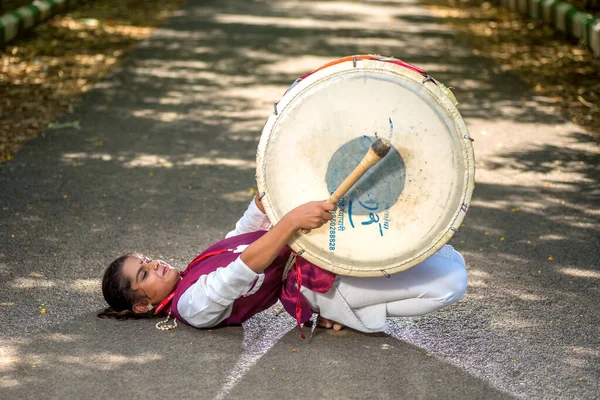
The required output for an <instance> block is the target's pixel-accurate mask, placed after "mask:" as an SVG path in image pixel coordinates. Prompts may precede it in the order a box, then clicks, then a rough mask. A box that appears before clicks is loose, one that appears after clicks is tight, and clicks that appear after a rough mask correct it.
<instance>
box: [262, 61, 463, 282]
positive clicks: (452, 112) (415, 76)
mask: <svg viewBox="0 0 600 400" xmlns="http://www.w3.org/2000/svg"><path fill="white" fill-rule="evenodd" d="M358 57H360V56H356V58H353V59H352V58H349V57H345V58H342V59H340V60H336V61H333V62H331V63H328V64H326V66H324V67H321V68H319V69H317V70H316V71H315V72H314V73H312V74H310V75H308V76H305V77H304V78H303V79H302V80H301V81H300V82H298V83H297V84H295V85H293V86H292V87H291V88H290V89H288V91H287V92H286V93H285V94H284V95H283V97H282V98H281V99H280V101H279V102H277V103H275V104H274V110H273V113H272V114H271V115H270V116H269V118H268V119H267V122H266V123H265V126H264V128H263V130H262V134H261V137H260V141H259V145H258V149H257V163H256V180H257V184H258V190H259V193H261V194H262V193H264V194H265V196H264V198H263V205H264V208H265V211H266V214H267V216H268V217H269V219H270V220H271V221H273V222H277V221H279V220H280V219H281V218H282V217H283V215H279V213H278V212H277V210H275V209H274V208H273V206H272V204H271V201H270V197H269V192H268V188H267V187H266V168H265V166H264V159H265V156H266V154H267V153H266V152H267V149H268V146H269V140H270V137H271V133H272V132H273V128H274V127H275V126H276V122H277V121H278V119H279V118H281V115H283V114H284V113H285V110H286V107H287V106H288V105H289V104H290V103H292V102H293V101H294V100H295V98H296V97H297V96H299V95H300V94H301V93H302V92H304V91H306V90H308V89H309V88H310V87H311V86H313V85H316V84H318V83H319V82H320V81H322V80H324V79H328V78H331V77H332V76H335V75H338V74H342V73H346V72H347V71H352V70H355V69H356V70H359V71H369V70H370V71H374V72H385V73H390V74H393V75H399V76H401V78H404V79H409V80H412V81H414V82H416V83H418V84H421V86H422V87H423V88H424V89H425V90H426V91H427V92H428V93H429V95H430V96H431V97H432V98H433V99H434V100H436V101H437V102H438V104H439V105H440V106H441V108H442V109H443V110H444V112H446V113H447V116H448V117H449V120H450V121H451V122H453V123H454V128H455V130H456V133H457V134H459V135H461V136H462V140H461V153H462V154H463V159H464V165H465V171H464V173H463V174H462V175H463V193H462V196H461V202H460V204H462V206H461V207H460V209H459V210H453V212H454V214H455V215H454V218H453V219H451V220H450V223H449V224H448V225H447V226H446V232H443V230H440V231H441V232H443V233H442V234H441V235H440V236H439V238H438V240H437V241H435V242H433V241H432V243H431V245H429V246H427V247H426V248H424V249H423V250H421V251H419V252H418V253H417V254H415V255H414V256H412V257H411V258H409V259H407V260H405V261H403V262H401V263H395V264H393V265H388V266H385V267H383V268H380V269H376V268H372V269H357V268H356V267H349V266H346V265H338V264H335V265H334V264H333V263H332V262H331V261H329V260H327V259H325V258H324V257H320V255H318V254H313V253H311V252H309V251H306V246H303V245H302V237H303V234H302V233H300V232H297V233H296V234H294V235H293V237H292V239H291V240H290V243H289V246H290V247H291V248H292V250H294V251H295V252H296V253H298V254H299V255H301V256H302V257H303V258H305V259H306V260H307V261H309V262H311V263H313V264H315V265H318V266H319V267H321V268H323V269H326V270H328V271H331V272H334V273H337V274H340V275H348V276H360V277H377V276H382V275H383V276H389V275H391V274H394V273H397V272H401V271H404V270H407V269H409V268H411V267H413V266H415V265H417V264H419V263H421V262H423V261H425V260H426V259H427V258H429V257H430V256H431V255H433V254H434V253H435V252H437V251H438V250H439V249H441V248H442V247H443V246H444V245H445V244H446V243H448V241H449V240H450V239H451V238H452V237H453V236H454V234H455V233H456V232H458V231H459V227H460V225H461V224H462V221H463V219H464V217H465V215H466V212H467V210H468V207H469V204H470V201H471V197H472V193H473V189H474V186H475V184H474V182H475V156H474V149H473V144H472V139H471V137H470V135H469V131H468V128H467V126H466V123H465V122H464V120H463V118H462V116H461V115H460V113H459V111H458V109H457V108H456V104H457V103H456V99H455V98H454V96H453V94H452V92H451V91H450V90H449V89H447V88H446V87H445V86H444V85H443V84H441V83H440V82H437V81H434V80H433V79H428V78H427V77H425V78H423V75H422V74H420V73H419V72H417V71H416V70H414V69H411V68H408V67H406V66H403V65H399V64H395V63H390V62H385V60H378V59H373V58H371V56H368V57H367V58H358ZM388 60H389V59H388ZM408 65H410V64H408ZM427 76H428V75H427Z"/></svg>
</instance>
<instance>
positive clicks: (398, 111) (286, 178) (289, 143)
mask: <svg viewBox="0 0 600 400" xmlns="http://www.w3.org/2000/svg"><path fill="white" fill-rule="evenodd" d="M423 80H424V77H423V75H421V74H419V73H418V72H415V71H413V70H410V69H408V68H405V67H402V66H400V65H397V64H394V63H390V62H384V61H379V60H369V59H366V60H358V61H356V62H352V61H349V62H341V63H338V64H335V65H332V66H329V67H326V68H324V69H321V70H318V71H317V72H315V73H313V74H312V75H309V76H308V77H305V78H304V79H303V80H302V81H300V82H299V83H298V84H297V85H295V86H293V87H292V88H291V89H290V90H289V91H288V92H287V93H286V94H285V95H284V97H283V98H282V99H281V101H280V102H279V103H278V104H276V106H275V112H276V114H275V113H274V114H273V115H271V117H270V118H269V119H268V121H267V123H266V125H265V127H264V130H263V132H262V136H261V140H260V144H259V149H258V157H257V181H258V182H257V183H258V188H259V191H260V192H261V193H263V192H264V193H266V195H265V197H264V198H263V204H264V206H265V209H266V212H267V215H268V216H269V218H270V219H271V221H272V223H273V224H275V223H277V222H278V221H279V220H280V219H281V218H282V217H283V216H284V215H285V214H286V213H287V212H288V211H290V210H292V209H293V208H295V207H297V206H299V205H301V204H303V203H305V202H308V201H313V200H326V199H327V198H328V197H329V195H330V194H331V193H332V192H333V191H334V190H335V189H336V188H337V186H338V185H339V184H340V183H341V182H342V181H343V180H344V179H345V178H346V176H347V175H348V174H349V173H350V172H351V171H352V170H353V169H354V167H356V165H357V164H358V163H359V161H360V160H361V159H362V158H363V156H364V155H365V154H366V152H367V150H368V149H369V147H370V145H371V143H372V142H373V141H375V140H376V138H378V137H383V138H387V139H389V140H390V141H391V143H392V145H393V147H392V150H391V151H390V153H389V154H388V155H387V156H386V157H385V158H384V159H383V160H382V161H380V162H379V163H378V164H377V165H375V166H374V167H373V168H372V169H371V170H369V171H368V172H367V173H366V174H365V175H364V176H363V177H362V178H361V179H360V180H359V181H358V182H357V184H356V185H355V186H354V187H353V188H352V189H350V191H349V192H348V193H347V194H346V195H345V196H344V197H343V198H342V200H341V201H340V202H339V203H338V210H337V211H336V212H335V218H334V219H333V220H332V221H331V223H329V224H326V225H324V226H323V227H322V228H320V229H316V230H313V231H311V232H310V233H309V234H303V233H301V232H298V233H297V234H296V235H295V236H294V237H293V239H292V242H291V243H290V246H291V247H292V248H293V249H294V251H296V252H302V257H304V258H305V259H307V260H308V261H310V262H312V263H314V264H316V265H318V266H320V267H321V268H323V269H326V270H329V271H332V272H335V273H338V274H341V275H352V276H381V275H386V274H392V273H395V272H399V271H402V270H405V269H407V268H410V267H412V266H414V265H416V264H417V263H419V262H422V261H424V260H425V259H426V258H428V257H429V256H431V255H432V254H433V253H434V252H435V251H437V250H438V249H440V248H441V247H442V246H443V245H444V244H445V243H447V242H448V240H449V239H450V238H451V237H452V235H453V234H454V231H455V230H456V229H457V228H458V227H459V226H460V223H461V221H462V219H463V217H464V214H465V212H466V210H467V207H468V203H469V201H470V198H471V193H472V191H473V179H474V158H473V149H472V145H471V140H470V137H469V134H468V131H467V128H466V126H465V124H464V122H463V120H462V118H461V116H460V114H459V113H458V110H457V109H456V107H455V104H454V101H455V100H454V97H453V96H452V95H451V93H450V92H449V91H448V89H446V88H445V87H443V86H442V85H441V84H436V83H435V82H434V81H431V80H426V81H425V82H423Z"/></svg>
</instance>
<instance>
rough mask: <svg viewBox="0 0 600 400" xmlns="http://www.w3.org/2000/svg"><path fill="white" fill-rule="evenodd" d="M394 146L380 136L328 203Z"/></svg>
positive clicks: (345, 191)
mask: <svg viewBox="0 0 600 400" xmlns="http://www.w3.org/2000/svg"><path fill="white" fill-rule="evenodd" d="M391 148H392V144H391V143H390V141H389V140H387V139H384V138H379V139H377V140H376V141H374V142H373V144H372V145H371V147H370V148H369V151H368V152H367V154H365V156H364V157H363V159H362V160H360V162H359V163H358V165H357V166H356V168H354V171H352V172H351V173H350V175H348V176H347V177H346V179H344V181H343V182H342V183H341V184H340V186H338V188H337V189H336V190H335V192H333V194H332V195H331V196H329V199H327V202H328V203H331V204H336V203H337V202H338V201H339V200H340V199H341V198H342V197H343V196H344V195H345V194H346V193H347V192H348V190H350V188H352V186H354V184H355V183H356V182H357V181H358V180H359V179H360V177H361V176H363V175H364V174H365V172H367V171H368V170H369V168H371V167H372V166H374V165H375V164H377V163H378V162H379V161H381V159H382V158H383V157H385V156H386V155H387V153H389V152H390V149H391ZM309 232H310V229H302V233H309Z"/></svg>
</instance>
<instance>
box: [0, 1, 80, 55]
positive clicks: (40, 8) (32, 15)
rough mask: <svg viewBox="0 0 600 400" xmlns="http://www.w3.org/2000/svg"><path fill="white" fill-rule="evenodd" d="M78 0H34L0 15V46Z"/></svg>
mask: <svg viewBox="0 0 600 400" xmlns="http://www.w3.org/2000/svg"><path fill="white" fill-rule="evenodd" d="M79 2H80V0H36V1H33V2H32V3H31V4H29V5H27V6H23V7H20V8H17V9H16V10H13V11H9V12H7V13H5V14H4V15H2V16H0V48H3V47H4V46H6V44H7V43H8V42H10V41H11V40H13V39H14V38H16V37H17V36H19V35H20V34H21V33H23V32H25V31H28V30H30V29H31V28H33V27H35V26H36V25H38V24H39V23H41V22H43V21H45V20H47V19H48V18H50V17H52V16H54V15H56V14H59V13H61V12H63V11H65V10H67V9H69V8H71V7H73V6H74V5H76V4H77V3H79Z"/></svg>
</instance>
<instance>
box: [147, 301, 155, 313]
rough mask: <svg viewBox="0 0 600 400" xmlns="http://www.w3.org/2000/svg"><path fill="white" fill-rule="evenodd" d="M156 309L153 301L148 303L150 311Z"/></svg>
mask: <svg viewBox="0 0 600 400" xmlns="http://www.w3.org/2000/svg"><path fill="white" fill-rule="evenodd" d="M153 309H154V306H153V305H152V303H148V312H150V311H152V310H153Z"/></svg>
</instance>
